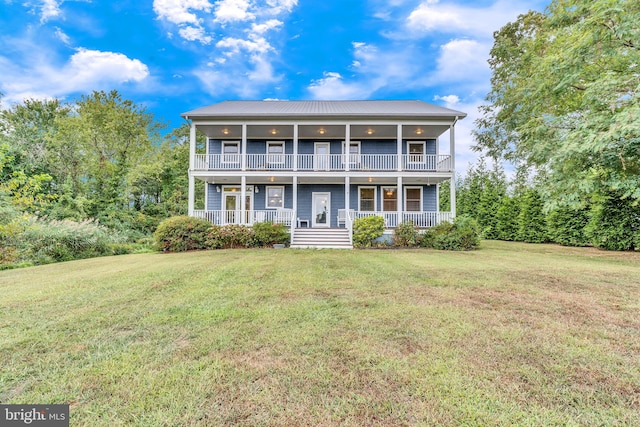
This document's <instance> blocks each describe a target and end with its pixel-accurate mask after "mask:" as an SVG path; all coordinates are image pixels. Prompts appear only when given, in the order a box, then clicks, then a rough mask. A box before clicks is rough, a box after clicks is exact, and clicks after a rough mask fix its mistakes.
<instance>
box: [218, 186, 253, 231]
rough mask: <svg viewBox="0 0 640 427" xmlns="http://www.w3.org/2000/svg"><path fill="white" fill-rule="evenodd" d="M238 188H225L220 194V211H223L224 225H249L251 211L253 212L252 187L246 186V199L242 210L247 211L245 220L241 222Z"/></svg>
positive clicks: (239, 192) (239, 191) (239, 189)
mask: <svg viewBox="0 0 640 427" xmlns="http://www.w3.org/2000/svg"><path fill="white" fill-rule="evenodd" d="M241 194H242V193H241V188H240V187H225V188H224V192H223V193H222V210H223V218H224V219H223V221H224V222H225V224H244V223H250V222H251V221H250V219H251V211H252V210H253V197H252V195H253V187H252V186H248V187H247V191H246V193H245V194H246V199H245V205H244V208H245V210H246V211H247V213H246V217H245V220H244V221H242V215H241V214H240V211H241V210H242V205H241V204H240V200H242V198H241V197H240V195H241Z"/></svg>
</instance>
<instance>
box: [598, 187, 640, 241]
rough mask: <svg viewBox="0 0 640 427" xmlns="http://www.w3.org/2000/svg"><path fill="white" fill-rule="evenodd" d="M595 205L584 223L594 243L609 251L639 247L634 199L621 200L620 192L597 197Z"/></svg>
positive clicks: (638, 212) (638, 216)
mask: <svg viewBox="0 0 640 427" xmlns="http://www.w3.org/2000/svg"><path fill="white" fill-rule="evenodd" d="M600 198H601V199H602V200H600V201H599V203H597V204H595V205H594V208H593V211H592V212H591V218H590V220H589V223H588V224H587V226H586V232H587V235H588V237H589V238H590V239H591V242H592V243H593V245H594V246H596V247H598V248H601V249H606V250H610V251H630V250H634V249H638V248H639V246H638V243H639V240H640V237H638V235H639V234H640V209H639V208H638V206H634V204H633V203H634V200H633V199H622V198H621V196H620V194H616V193H611V194H607V195H604V196H600Z"/></svg>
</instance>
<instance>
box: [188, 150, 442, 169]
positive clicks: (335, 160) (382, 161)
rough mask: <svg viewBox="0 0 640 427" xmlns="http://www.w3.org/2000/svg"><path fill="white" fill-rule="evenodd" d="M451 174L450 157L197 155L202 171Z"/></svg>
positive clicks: (198, 165) (198, 167) (433, 155)
mask: <svg viewBox="0 0 640 427" xmlns="http://www.w3.org/2000/svg"><path fill="white" fill-rule="evenodd" d="M398 162H399V163H400V165H401V170H402V171H430V172H449V171H451V156H450V155H448V154H440V155H435V154H402V155H400V156H398V155H397V154H298V155H297V156H294V155H293V154H247V155H242V154H196V156H195V162H194V170H200V171H240V170H245V171H262V170H264V171H279V170H283V171H293V170H297V171H361V172H369V171H378V172H386V171H397V170H398Z"/></svg>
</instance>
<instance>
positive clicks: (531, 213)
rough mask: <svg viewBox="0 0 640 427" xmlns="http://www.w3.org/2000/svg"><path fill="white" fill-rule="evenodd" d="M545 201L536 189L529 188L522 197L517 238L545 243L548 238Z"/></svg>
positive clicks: (529, 241) (528, 241)
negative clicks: (544, 208)
mask: <svg viewBox="0 0 640 427" xmlns="http://www.w3.org/2000/svg"><path fill="white" fill-rule="evenodd" d="M543 206H544V203H543V202H542V198H541V197H540V194H539V193H538V191H536V190H535V189H528V190H526V191H525V193H524V194H523V195H522V198H521V199H520V212H519V214H518V235H517V240H520V241H523V242H527V243H544V242H547V241H549V239H548V238H547V217H546V216H545V214H544V212H543Z"/></svg>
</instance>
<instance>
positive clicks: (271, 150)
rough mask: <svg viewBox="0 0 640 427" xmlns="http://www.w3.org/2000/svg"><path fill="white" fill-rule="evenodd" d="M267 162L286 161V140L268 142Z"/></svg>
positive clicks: (278, 162) (279, 162) (280, 162)
mask: <svg viewBox="0 0 640 427" xmlns="http://www.w3.org/2000/svg"><path fill="white" fill-rule="evenodd" d="M267 163H270V164H282V163H284V141H270V142H267Z"/></svg>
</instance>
